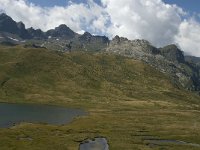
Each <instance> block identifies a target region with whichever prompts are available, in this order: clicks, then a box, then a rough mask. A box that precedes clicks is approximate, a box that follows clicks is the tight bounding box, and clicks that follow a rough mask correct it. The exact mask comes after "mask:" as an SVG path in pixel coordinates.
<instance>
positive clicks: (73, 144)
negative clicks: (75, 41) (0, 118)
mask: <svg viewBox="0 0 200 150" xmlns="http://www.w3.org/2000/svg"><path fill="white" fill-rule="evenodd" d="M0 70H1V71H0V86H1V87H0V101H1V102H10V103H37V104H39V103H43V104H51V105H62V106H68V107H77V108H83V109H85V110H86V111H88V112H89V114H88V116H85V117H81V118H76V119H75V120H74V121H73V122H72V123H71V124H69V125H62V126H52V125H45V124H30V123H22V124H20V125H17V126H14V127H13V128H10V129H0V141H1V142H0V147H1V149H3V150H8V149H17V150H18V149H19V150H21V149H26V150H27V149H30V150H32V149H43V150H45V149H48V150H49V149H50V150H51V149H52V150H54V149H59V150H62V149H70V150H75V149H78V145H79V143H80V141H82V140H84V139H86V138H94V137H99V136H103V137H106V138H107V139H108V141H109V147H110V149H111V150H121V149H141V150H150V149H166V148H167V149H170V150H182V149H186V150H187V149H190V150H191V149H192V150H196V149H199V147H198V144H200V143H199V137H200V135H199V133H200V132H199V128H198V127H199V125H200V121H199V109H200V107H199V106H200V105H199V103H200V102H199V96H197V95H195V94H193V93H191V92H189V91H186V90H184V89H180V88H179V89H178V88H177V87H176V86H175V85H174V84H173V83H172V82H171V79H170V77H168V76H166V75H165V74H163V73H161V72H159V71H157V70H156V69H154V67H151V66H149V65H147V64H145V63H143V62H142V61H139V60H134V59H132V58H128V57H123V56H119V55H114V54H106V53H89V52H88V53H86V52H80V51H79V52H71V53H62V52H57V51H49V50H47V49H45V48H24V46H23V45H17V46H1V47H0ZM8 135H9V136H8ZM149 138H156V139H161V140H162V139H169V140H181V141H185V142H188V143H194V145H190V144H188V145H187V144H185V145H176V144H173V145H171V144H167V143H166V144H164V145H163V144H161V145H154V144H151V142H149V141H148V139H149ZM29 139H32V140H29ZM145 139H147V140H145ZM195 144H196V145H195ZM152 145H153V147H152Z"/></svg>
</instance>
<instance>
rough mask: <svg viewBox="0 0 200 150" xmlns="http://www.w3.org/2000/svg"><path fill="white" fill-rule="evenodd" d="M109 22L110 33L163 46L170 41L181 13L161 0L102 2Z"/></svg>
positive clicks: (175, 32)
mask: <svg viewBox="0 0 200 150" xmlns="http://www.w3.org/2000/svg"><path fill="white" fill-rule="evenodd" d="M102 3H103V5H104V6H105V9H106V10H107V12H108V13H109V15H110V17H111V22H112V23H113V24H112V26H111V27H110V30H109V31H110V34H111V35H113V36H114V34H118V35H119V36H125V37H128V38H129V39H135V38H144V39H147V40H149V41H150V42H152V43H153V44H155V45H156V46H163V45H166V44H169V43H173V42H174V36H175V35H176V34H177V33H178V28H179V25H180V23H181V15H182V14H183V11H182V10H181V9H180V8H178V7H177V6H175V5H167V4H165V3H163V2H162V1H161V0H117V1H116V0H102Z"/></svg>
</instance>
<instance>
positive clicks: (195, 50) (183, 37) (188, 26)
mask: <svg viewBox="0 0 200 150" xmlns="http://www.w3.org/2000/svg"><path fill="white" fill-rule="evenodd" d="M175 41H176V42H177V43H178V44H179V45H180V47H181V48H182V49H183V50H184V51H185V52H186V53H187V54H190V55H194V56H200V23H198V22H197V21H195V20H193V19H191V20H189V21H188V20H184V21H183V22H182V23H181V25H180V27H179V33H178V35H177V36H176V39H175Z"/></svg>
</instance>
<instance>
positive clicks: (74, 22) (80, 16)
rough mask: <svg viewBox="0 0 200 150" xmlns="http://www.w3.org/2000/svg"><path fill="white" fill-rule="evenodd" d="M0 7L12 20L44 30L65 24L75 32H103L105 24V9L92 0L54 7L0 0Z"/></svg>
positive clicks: (21, 0) (24, 0) (15, 0)
mask: <svg viewBox="0 0 200 150" xmlns="http://www.w3.org/2000/svg"><path fill="white" fill-rule="evenodd" d="M0 9H1V10H4V11H5V12H6V13H7V14H8V15H10V16H11V17H12V18H13V19H14V20H16V21H23V22H24V23H25V24H26V26H27V27H34V28H40V29H42V30H44V31H46V30H48V29H52V28H55V27H56V26H59V25H60V24H66V25H68V26H69V27H70V28H71V29H73V30H74V31H76V32H82V31H83V30H89V31H92V32H95V31H99V32H102V33H103V32H105V25H106V24H107V23H106V22H107V17H106V16H105V15H106V13H105V11H104V10H103V9H102V7H101V6H99V5H98V4H96V3H95V2H93V1H92V0H88V1H87V3H74V2H72V1H69V3H68V5H67V6H54V7H41V6H37V5H35V4H33V3H30V2H28V1H26V0H0ZM104 16H105V17H104ZM89 25H91V26H89ZM101 29H104V30H102V31H101Z"/></svg>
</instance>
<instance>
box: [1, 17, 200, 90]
mask: <svg viewBox="0 0 200 150" xmlns="http://www.w3.org/2000/svg"><path fill="white" fill-rule="evenodd" d="M2 42H3V43H2ZM0 43H2V44H4V45H5V44H7V45H16V44H19V45H25V47H33V48H39V47H44V48H47V49H49V50H53V51H62V52H73V51H82V52H86V51H89V52H97V53H109V54H114V55H121V56H125V57H129V58H132V59H134V60H141V61H143V62H145V63H147V64H149V65H151V66H152V67H154V68H156V69H157V70H159V71H160V72H162V73H165V74H166V75H167V76H170V78H171V80H172V82H173V83H174V84H175V85H177V86H178V87H180V88H181V87H184V88H185V89H188V90H191V91H200V67H199V66H200V65H199V61H198V59H197V58H194V57H185V56H184V53H183V52H182V51H181V50H180V49H179V48H178V47H177V46H176V45H173V44H172V45H167V46H165V47H162V48H156V47H155V46H153V45H151V44H150V43H149V42H148V41H146V40H132V41H131V40H128V39H127V38H123V37H119V36H115V37H114V38H113V39H112V40H109V39H108V37H106V36H98V35H92V34H90V33H89V32H85V33H84V34H82V35H80V34H78V33H75V32H74V31H72V30H71V29H70V28H69V27H67V26H66V25H64V24H63V25H60V26H58V27H56V28H55V29H51V30H49V31H47V32H43V31H42V30H40V29H36V30H35V29H33V28H29V29H26V28H25V25H24V24H23V23H22V22H19V23H17V22H15V21H14V20H13V19H12V18H11V17H9V16H7V15H6V14H1V15H0ZM38 55H39V54H38Z"/></svg>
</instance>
